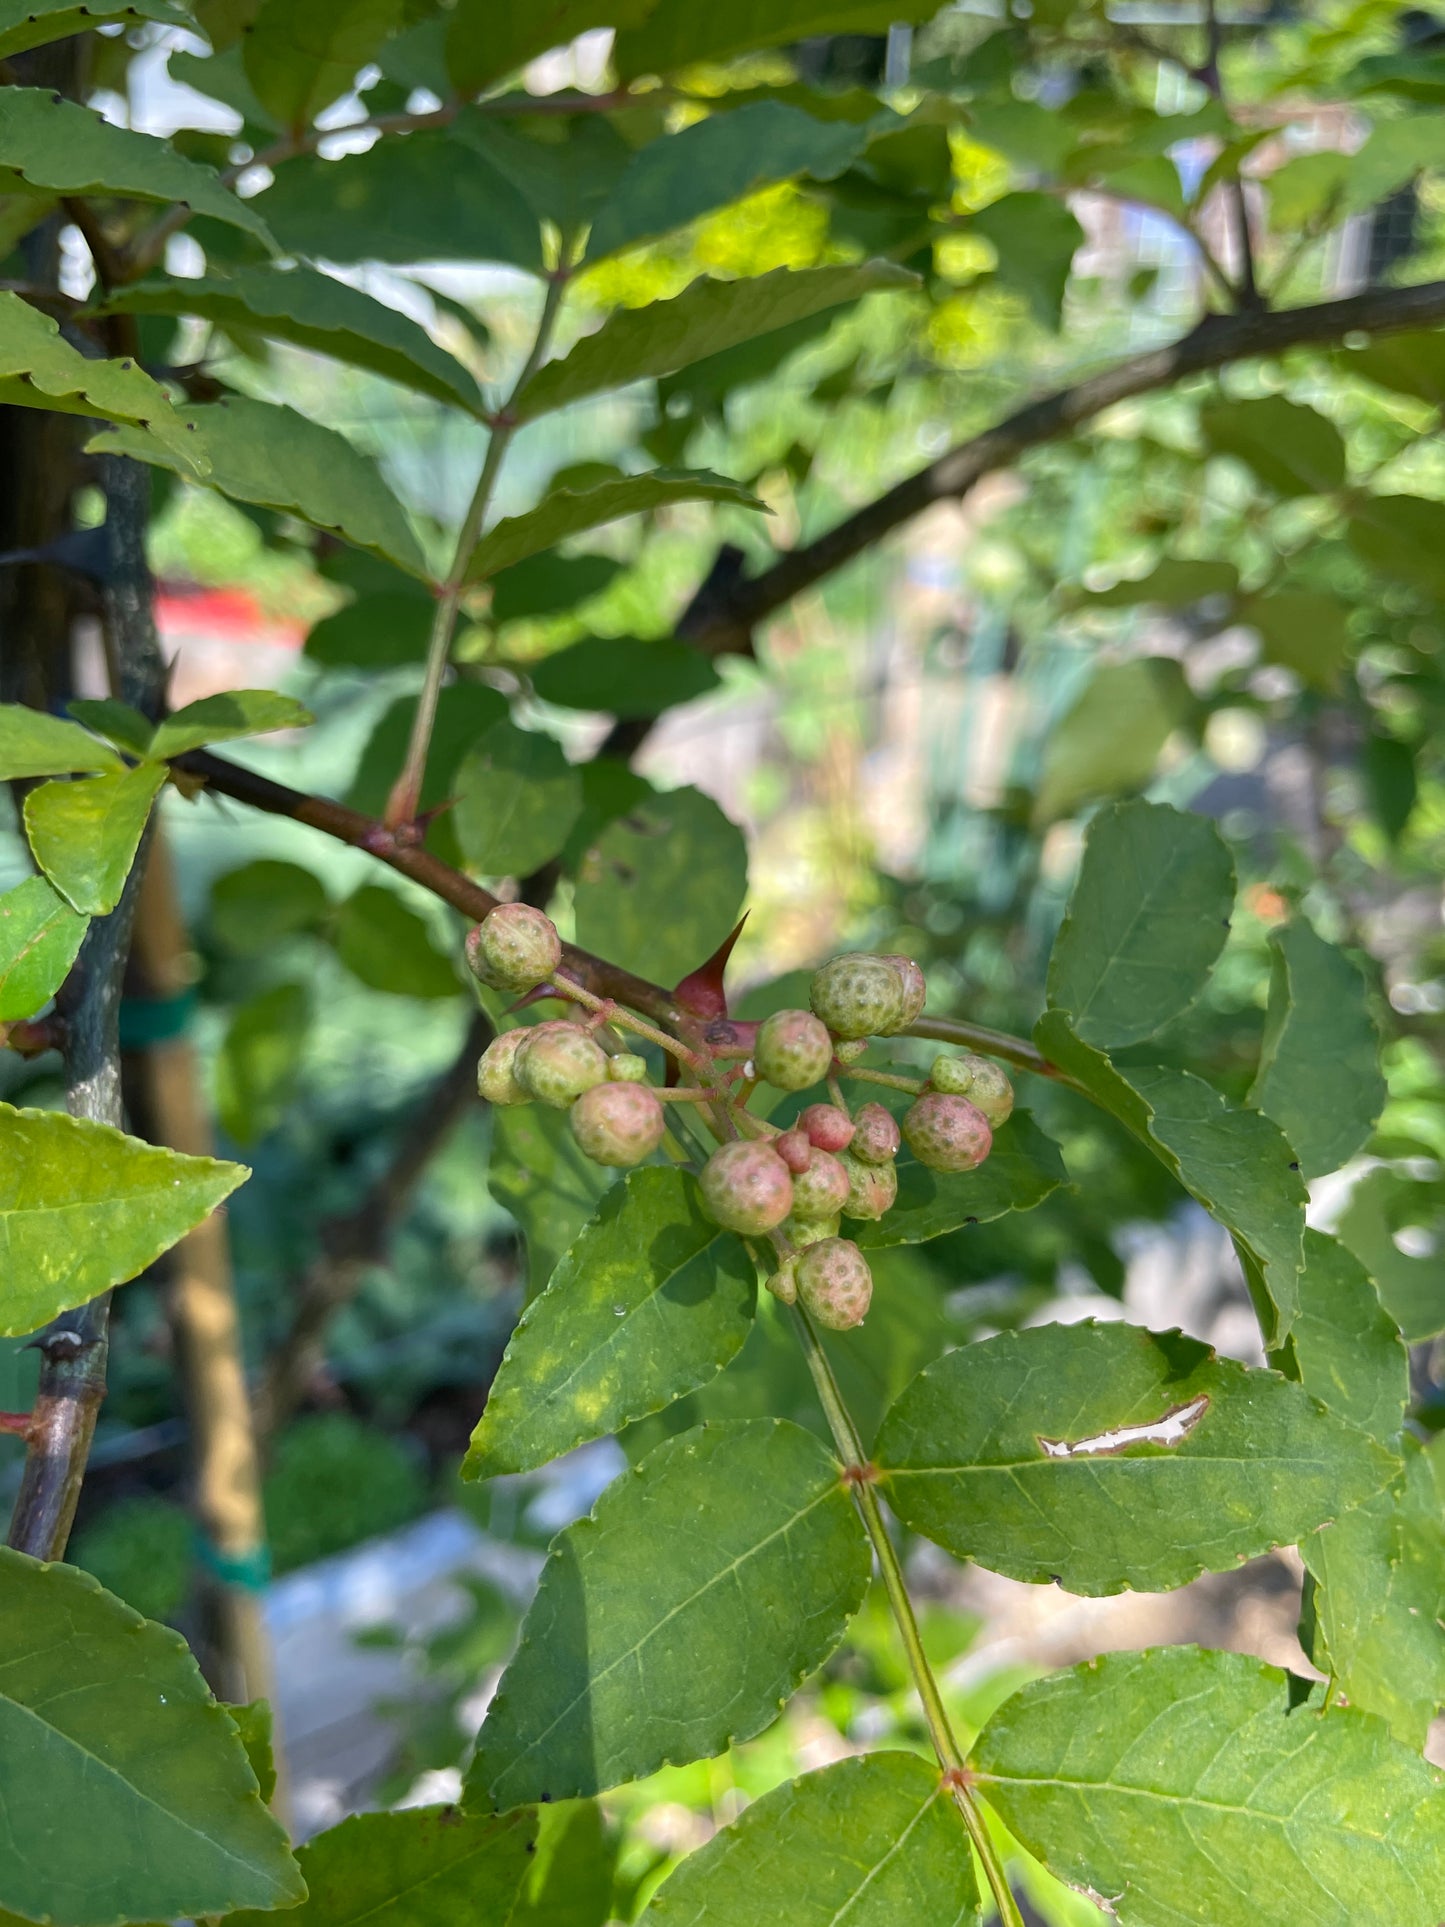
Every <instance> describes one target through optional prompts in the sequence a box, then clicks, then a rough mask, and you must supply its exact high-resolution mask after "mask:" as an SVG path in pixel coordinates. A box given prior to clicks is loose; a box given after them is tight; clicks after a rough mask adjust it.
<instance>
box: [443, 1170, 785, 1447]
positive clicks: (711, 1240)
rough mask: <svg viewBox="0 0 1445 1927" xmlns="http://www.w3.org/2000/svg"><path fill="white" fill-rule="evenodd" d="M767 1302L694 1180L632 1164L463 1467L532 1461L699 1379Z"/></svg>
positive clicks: (528, 1328) (494, 1395)
mask: <svg viewBox="0 0 1445 1927" xmlns="http://www.w3.org/2000/svg"><path fill="white" fill-rule="evenodd" d="M756 1307H757V1283H756V1273H755V1269H754V1266H753V1261H752V1259H751V1258H750V1257H749V1256H748V1254H747V1252H746V1250H745V1249H744V1247H743V1245H742V1242H741V1241H740V1240H739V1239H737V1238H735V1237H734V1236H733V1235H732V1234H731V1233H730V1232H727V1231H720V1230H719V1229H718V1227H717V1226H716V1225H715V1224H713V1223H712V1222H711V1221H710V1220H709V1219H707V1218H705V1217H704V1216H703V1214H702V1211H701V1210H700V1208H699V1205H698V1196H697V1184H696V1181H695V1180H694V1179H693V1178H692V1177H691V1176H689V1175H688V1173H686V1172H685V1171H680V1170H677V1169H675V1168H672V1167H666V1168H655V1169H652V1170H642V1171H631V1172H629V1173H628V1175H627V1177H626V1178H625V1179H624V1180H623V1182H622V1183H621V1184H618V1185H615V1186H614V1187H613V1188H612V1189H611V1190H610V1191H609V1192H608V1193H607V1194H606V1196H605V1197H604V1198H603V1200H602V1207H601V1209H600V1210H599V1211H598V1213H597V1216H596V1217H595V1218H594V1219H593V1220H592V1222H591V1223H590V1224H589V1225H588V1226H587V1227H586V1229H585V1230H584V1231H583V1232H582V1234H581V1236H580V1237H579V1238H578V1239H577V1241H576V1243H575V1244H574V1245H573V1246H572V1247H571V1249H570V1250H569V1251H568V1253H567V1255H566V1257H565V1258H564V1259H563V1260H562V1262H561V1264H560V1265H558V1267H557V1269H556V1271H555V1272H554V1273H553V1275H552V1281H551V1283H550V1284H549V1285H548V1287H547V1289H546V1290H545V1291H544V1292H543V1293H542V1295H541V1297H540V1298H536V1299H534V1300H533V1302H532V1304H531V1305H530V1306H529V1307H528V1309H527V1310H526V1311H525V1312H524V1313H523V1314H522V1318H521V1321H520V1322H519V1323H518V1325H517V1327H516V1329H515V1331H514V1332H513V1333H512V1338H511V1342H510V1344H509V1345H508V1346H507V1352H506V1356H505V1357H504V1358H503V1360H502V1363H501V1368H500V1370H499V1371H498V1373H497V1376H496V1378H495V1380H494V1381H493V1383H492V1389H491V1391H490V1392H489V1393H488V1395H487V1405H486V1410H485V1411H484V1412H483V1413H482V1417H481V1420H480V1422H479V1423H478V1425H477V1429H476V1431H475V1432H474V1433H473V1434H472V1443H471V1448H470V1450H469V1451H468V1453H467V1456H466V1460H465V1462H464V1464H463V1467H462V1476H463V1477H464V1478H471V1479H490V1478H493V1477H495V1476H496V1474H497V1473H499V1472H528V1471H531V1470H533V1469H534V1468H535V1467H537V1466H539V1465H546V1464H547V1463H548V1462H549V1460H552V1459H555V1458H560V1457H561V1455H562V1454H563V1453H564V1452H570V1451H571V1449H572V1447H573V1446H574V1445H580V1444H582V1442H583V1441H584V1440H586V1439H595V1438H602V1437H604V1436H606V1435H607V1434H608V1433H611V1432H618V1431H620V1430H621V1429H622V1427H623V1426H624V1425H627V1424H630V1423H631V1422H632V1420H633V1419H639V1418H645V1417H646V1416H647V1414H648V1413H649V1412H656V1411H660V1410H661V1409H662V1407H663V1406H665V1405H670V1404H671V1403H672V1401H673V1400H674V1399H676V1398H681V1397H682V1396H683V1394H684V1393H685V1392H691V1391H695V1390H696V1389H697V1387H698V1386H699V1385H705V1384H706V1383H707V1381H708V1380H709V1379H710V1378H712V1377H713V1376H714V1375H715V1374H716V1373H717V1372H719V1371H721V1370H722V1368H723V1366H724V1365H726V1364H727V1362H728V1360H729V1359H730V1358H733V1357H734V1356H735V1355H736V1354H737V1352H739V1351H740V1350H741V1348H742V1345H743V1341H744V1340H745V1339H746V1338H747V1335H748V1333H749V1331H750V1330H751V1329H752V1322H753V1314H754V1311H755V1310H756Z"/></svg>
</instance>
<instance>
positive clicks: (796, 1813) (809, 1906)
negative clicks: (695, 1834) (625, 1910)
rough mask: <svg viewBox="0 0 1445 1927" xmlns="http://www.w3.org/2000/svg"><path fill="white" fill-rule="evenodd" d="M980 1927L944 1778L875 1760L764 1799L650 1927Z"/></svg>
mask: <svg viewBox="0 0 1445 1927" xmlns="http://www.w3.org/2000/svg"><path fill="white" fill-rule="evenodd" d="M782 1867H786V1868H787V1869H788V1873H787V1878H786V1881H785V1882H784V1881H783V1880H781V1879H780V1873H779V1870H780V1868H782ZM977 1919H978V1889H977V1887H976V1885H975V1884H974V1876H973V1862H972V1860H971V1858H970V1856H969V1854H968V1853H967V1852H966V1851H965V1849H964V1846H963V1843H962V1841H961V1839H960V1837H959V1821H958V1815H957V1814H956V1813H955V1812H954V1811H953V1804H952V1801H951V1799H950V1797H949V1795H948V1793H947V1791H946V1790H945V1789H944V1787H943V1784H942V1782H941V1779H940V1776H939V1772H938V1768H937V1767H936V1766H932V1765H930V1764H929V1763H928V1762H927V1761H925V1760H921V1759H919V1758H918V1756H917V1755H916V1754H914V1753H871V1754H868V1755H867V1756H865V1757H864V1758H862V1759H854V1760H839V1761H838V1762H837V1764H836V1765H835V1766H829V1767H824V1768H823V1770H822V1772H820V1773H808V1774H804V1776H803V1777H802V1778H801V1779H797V1780H791V1781H789V1782H788V1783H787V1784H786V1785H784V1786H780V1787H774V1789H773V1791H772V1792H771V1793H766V1794H764V1795H763V1797H762V1798H761V1799H760V1800H755V1801H754V1802H753V1803H752V1805H751V1806H750V1807H748V1808H747V1810H746V1811H745V1812H744V1813H743V1815H742V1817H741V1819H738V1820H735V1821H734V1822H733V1824H732V1825H731V1826H730V1827H724V1828H722V1829H721V1830H720V1831H719V1832H718V1833H716V1834H714V1835H713V1837H712V1839H711V1840H710V1841H709V1842H708V1844H707V1845H706V1846H705V1847H701V1848H699V1849H698V1851H697V1852H696V1853H692V1854H689V1855H688V1857H687V1859H686V1860H684V1861H683V1863H682V1865H681V1866H680V1867H678V1868H677V1870H676V1871H675V1872H674V1873H673V1874H672V1875H671V1876H670V1877H669V1878H668V1879H667V1880H665V1881H664V1882H663V1884H662V1886H661V1887H660V1888H659V1889H658V1891H657V1893H656V1894H655V1895H654V1896H653V1899H652V1901H651V1903H650V1904H649V1905H648V1907H647V1908H646V1910H645V1911H644V1913H643V1915H642V1927H836V1923H841V1922H846V1923H847V1927H903V1923H904V1922H908V1923H910V1924H916V1927H972V1923H973V1922H975V1921H977Z"/></svg>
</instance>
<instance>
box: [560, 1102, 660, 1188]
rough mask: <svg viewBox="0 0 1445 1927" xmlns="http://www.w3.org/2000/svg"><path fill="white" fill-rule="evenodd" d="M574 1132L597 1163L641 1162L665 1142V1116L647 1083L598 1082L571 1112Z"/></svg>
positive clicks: (579, 1142)
mask: <svg viewBox="0 0 1445 1927" xmlns="http://www.w3.org/2000/svg"><path fill="white" fill-rule="evenodd" d="M568 1122H569V1123H570V1124H571V1126H572V1135H573V1137H575V1138H576V1140H577V1142H578V1144H579V1145H580V1146H581V1147H582V1150H583V1151H584V1152H585V1153H586V1155H587V1156H588V1157H589V1158H591V1159H592V1160H593V1162H594V1163H596V1164H608V1165H613V1166H617V1167H622V1166H626V1165H631V1164H641V1162H642V1160H643V1159H644V1158H646V1157H650V1156H651V1155H652V1153H653V1152H654V1151H655V1150H656V1149H657V1147H658V1145H659V1144H661V1142H662V1133H663V1130H664V1129H665V1119H664V1118H663V1115H662V1106H661V1104H659V1103H658V1101H657V1094H656V1092H655V1091H654V1090H653V1089H652V1088H651V1086H650V1085H647V1084H594V1085H593V1086H592V1088H591V1090H590V1091H584V1092H583V1093H582V1095H581V1096H580V1097H579V1098H578V1100H577V1102H576V1103H575V1104H574V1105H573V1106H572V1109H571V1112H570V1113H569V1115H568Z"/></svg>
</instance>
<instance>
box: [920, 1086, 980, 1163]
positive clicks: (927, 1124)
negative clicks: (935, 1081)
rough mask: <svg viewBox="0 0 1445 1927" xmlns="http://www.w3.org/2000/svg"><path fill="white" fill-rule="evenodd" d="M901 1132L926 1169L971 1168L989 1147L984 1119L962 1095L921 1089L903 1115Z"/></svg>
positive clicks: (978, 1161)
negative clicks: (920, 1094) (918, 1096)
mask: <svg viewBox="0 0 1445 1927" xmlns="http://www.w3.org/2000/svg"><path fill="white" fill-rule="evenodd" d="M903 1135H904V1138H905V1139H906V1140H907V1143H908V1148H909V1150H910V1151H912V1153H913V1155H914V1157H916V1158H917V1159H918V1162H919V1163H920V1164H926V1165H927V1166H928V1168H929V1170H930V1171H972V1170H975V1169H976V1168H977V1167H978V1166H979V1165H980V1164H982V1163H983V1161H984V1159H985V1158H986V1157H987V1156H988V1154H989V1152H990V1151H991V1150H992V1149H993V1132H992V1131H991V1130H990V1129H989V1123H988V1119H987V1118H986V1117H985V1116H984V1114H983V1112H982V1111H980V1110H979V1109H977V1107H976V1106H974V1105H973V1104H970V1102H969V1101H968V1099H967V1098H966V1097H955V1096H954V1095H953V1094H952V1093H951V1092H948V1091H925V1092H924V1093H923V1095H922V1097H920V1098H919V1100H918V1102H917V1103H916V1104H912V1105H910V1106H909V1108H908V1110H907V1112H906V1113H905V1114H904V1118H903Z"/></svg>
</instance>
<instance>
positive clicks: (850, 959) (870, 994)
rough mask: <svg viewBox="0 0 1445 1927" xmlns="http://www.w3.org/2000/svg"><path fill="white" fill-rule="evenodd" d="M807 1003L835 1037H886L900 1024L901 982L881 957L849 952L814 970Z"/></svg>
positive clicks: (890, 965)
mask: <svg viewBox="0 0 1445 1927" xmlns="http://www.w3.org/2000/svg"><path fill="white" fill-rule="evenodd" d="M808 1002H809V1003H810V1004H811V1005H812V1006H813V1009H814V1011H815V1012H816V1014H817V1015H818V1016H819V1017H821V1018H822V1020H823V1022H824V1023H825V1024H826V1025H827V1026H828V1028H829V1030H831V1031H832V1033H833V1035H834V1036H835V1037H842V1038H845V1039H849V1038H860V1037H886V1036H888V1035H889V1034H890V1033H891V1032H893V1031H895V1030H897V1029H898V1027H899V1025H900V1024H901V1023H902V1022H903V983H902V980H901V978H900V977H899V975H898V972H897V971H896V970H895V969H894V968H893V966H892V964H890V963H887V962H885V960H884V959H883V958H882V957H870V956H867V955H866V954H865V953H864V952H862V951H850V952H849V953H848V954H847V955H846V956H842V957H834V958H832V959H831V961H830V962H828V963H825V964H824V965H823V968H822V969H821V970H819V971H815V972H814V975H813V981H812V984H811V986H810V987H809V991H808Z"/></svg>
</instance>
